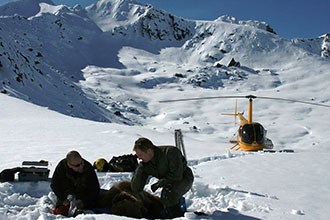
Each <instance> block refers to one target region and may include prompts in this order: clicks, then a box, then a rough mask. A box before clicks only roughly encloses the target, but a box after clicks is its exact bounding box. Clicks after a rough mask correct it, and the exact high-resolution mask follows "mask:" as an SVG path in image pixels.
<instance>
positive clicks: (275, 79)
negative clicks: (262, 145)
mask: <svg viewBox="0 0 330 220" xmlns="http://www.w3.org/2000/svg"><path fill="white" fill-rule="evenodd" d="M26 4H28V5H29V7H27V6H26ZM275 32H276V30H272V29H271V27H270V26H269V25H268V24H265V23H263V22H258V21H237V20H236V19H235V18H233V17H229V16H223V17H219V18H218V19H216V20H214V21H193V20H187V19H184V18H180V17H176V16H175V15H171V14H168V13H167V12H165V11H163V10H161V9H156V8H154V7H152V6H151V5H142V4H139V3H138V2H135V1H132V0H115V1H110V0H108V1H106V0H100V1H98V2H97V3H95V4H93V5H91V6H89V7H87V8H85V9H84V8H81V7H80V6H78V5H77V6H75V7H73V8H70V7H67V6H65V5H54V4H53V3H52V2H51V1H31V2H30V1H27V0H23V1H22V0H20V1H15V2H12V3H9V4H6V5H3V6H1V7H0V64H1V65H0V80H1V84H0V87H1V88H0V91H1V93H3V94H0V103H1V106H2V108H0V115H1V117H0V129H1V134H0V138H1V140H2V141H1V142H0V151H1V155H2V156H1V157H0V158H1V164H0V170H2V169H4V168H9V167H16V166H20V165H21V162H22V161H23V160H41V159H44V160H48V161H49V162H50V164H51V166H50V169H51V173H52V172H53V170H54V168H55V166H56V164H57V163H58V161H60V160H61V159H62V158H63V157H64V155H65V154H66V152H67V151H69V150H71V149H77V150H79V151H80V152H81V153H82V155H83V156H84V157H85V158H86V159H87V160H89V161H91V162H93V161H94V160H96V159H97V158H99V157H105V158H107V159H111V157H112V156H116V155H121V154H127V153H131V150H132V144H133V143H134V141H135V139H136V138H138V137H140V136H146V137H149V138H150V139H151V140H153V141H154V143H155V144H174V135H173V133H174V130H175V129H181V130H182V131H183V134H184V143H185V146H186V151H187V156H188V160H189V164H190V166H191V167H192V168H193V171H194V174H195V177H196V180H195V183H194V186H193V189H192V190H191V191H190V192H188V193H187V195H186V199H187V205H188V209H190V210H201V211H205V212H207V213H210V214H212V213H213V214H212V217H213V219H324V220H325V219H328V218H329V216H328V212H327V208H328V207H329V205H330V200H329V198H330V196H329V195H330V192H329V188H328V184H329V182H330V173H329V172H328V170H327V168H328V167H329V162H328V153H329V150H330V148H329V146H330V137H329V135H327V132H326V131H327V129H328V127H329V126H330V124H329V121H330V120H329V118H328V117H329V116H328V114H327V113H328V112H329V108H323V107H317V106H312V105H303V104H299V103H289V102H288V103H287V102H277V101H271V100H262V99H255V101H254V110H253V113H254V120H256V121H258V122H260V123H262V124H263V125H264V127H265V128H266V129H267V130H268V137H269V138H270V139H271V140H272V141H273V143H274V145H275V149H277V150H281V149H293V150H294V151H295V153H292V154H289V153H275V154H269V153H267V154H264V153H243V152H230V153H229V152H228V149H229V148H230V147H231V145H230V144H229V143H228V141H229V139H230V138H231V137H232V135H233V134H234V133H235V132H236V130H237V126H234V119H233V118H232V117H227V116H222V115H221V113H222V112H225V113H233V111H234V103H235V100H234V99H214V100H199V101H190V102H173V103H159V101H160V100H167V99H175V98H189V97H204V96H221V95H249V94H254V95H257V96H271V97H281V98H291V99H297V100H303V101H310V102H316V103H323V104H327V105H329V104H330V100H329V99H330V97H329V94H330V89H329V81H328V78H329V74H330V72H329V70H330V62H329V58H328V56H327V55H326V54H327V51H328V48H329V35H328V34H325V35H322V36H319V37H317V36H316V37H315V39H292V40H287V39H284V38H282V37H281V36H278V35H276V34H275ZM232 58H234V59H235V60H236V61H237V62H239V63H240V66H236V67H233V66H231V67H229V66H228V63H229V61H230V60H231V59H232ZM15 97H16V98H15ZM23 100H24V101H23ZM238 111H240V112H247V100H239V101H238ZM108 122H112V123H108ZM127 178H129V175H127V174H123V175H117V176H115V177H114V176H111V175H109V176H100V183H101V185H102V188H105V189H107V188H109V187H110V186H111V185H112V184H113V183H114V182H116V181H119V180H121V179H127ZM149 187H150V186H149V185H148V186H147V188H146V189H147V190H149ZM53 206H54V194H53V193H52V192H51V190H50V188H49V184H48V183H33V184H30V183H24V184H21V183H1V184H0V219H18V218H23V219H24V218H26V219H54V218H56V217H55V216H54V215H52V214H51V211H50V209H51V208H52V207H53ZM85 218H86V219H89V218H90V219H108V218H115V217H114V216H109V215H90V216H78V217H77V219H85Z"/></svg>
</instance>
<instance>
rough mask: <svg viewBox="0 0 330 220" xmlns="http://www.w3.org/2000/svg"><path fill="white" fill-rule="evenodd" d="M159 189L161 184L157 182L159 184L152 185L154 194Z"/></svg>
mask: <svg viewBox="0 0 330 220" xmlns="http://www.w3.org/2000/svg"><path fill="white" fill-rule="evenodd" d="M158 188H159V183H158V182H157V183H154V184H152V185H151V190H152V191H153V192H156V190H157V189H158Z"/></svg>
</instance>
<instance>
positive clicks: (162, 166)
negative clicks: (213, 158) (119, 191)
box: [131, 137, 194, 218]
mask: <svg viewBox="0 0 330 220" xmlns="http://www.w3.org/2000/svg"><path fill="white" fill-rule="evenodd" d="M133 150H134V151H135V153H136V156H137V157H138V158H139V159H140V160H141V162H140V163H139V166H138V167H137V169H136V170H135V172H134V174H133V177H132V180H131V182H132V185H131V187H132V190H133V191H134V192H136V193H139V192H142V191H143V189H144V186H145V184H146V182H147V180H148V177H149V176H153V177H156V178H158V182H157V183H154V184H153V185H152V186H151V190H152V191H153V192H155V191H156V190H157V189H158V188H162V192H161V202H162V204H163V205H164V208H165V212H166V213H165V216H164V217H165V218H175V217H180V216H183V214H184V213H183V211H182V209H181V200H182V196H183V195H184V194H185V193H186V192H188V191H189V189H190V188H191V186H192V184H193V181H194V176H193V173H192V171H191V169H190V168H189V167H188V166H187V161H186V159H185V158H184V157H183V155H182V153H181V151H180V150H179V149H178V148H176V147H174V146H155V145H154V144H153V143H152V142H151V141H150V140H149V139H147V138H143V137H142V138H139V139H137V140H136V141H135V145H134V148H133Z"/></svg>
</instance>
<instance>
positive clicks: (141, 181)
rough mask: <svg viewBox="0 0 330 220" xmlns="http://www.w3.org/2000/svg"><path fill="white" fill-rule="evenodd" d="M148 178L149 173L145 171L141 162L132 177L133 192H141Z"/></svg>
mask: <svg viewBox="0 0 330 220" xmlns="http://www.w3.org/2000/svg"><path fill="white" fill-rule="evenodd" d="M147 179H148V174H146V173H144V172H143V164H142V163H140V164H139V165H138V167H137V168H136V170H135V171H134V173H133V177H132V179H131V188H132V190H133V192H135V193H140V192H142V191H143V189H144V186H145V185H146V182H147Z"/></svg>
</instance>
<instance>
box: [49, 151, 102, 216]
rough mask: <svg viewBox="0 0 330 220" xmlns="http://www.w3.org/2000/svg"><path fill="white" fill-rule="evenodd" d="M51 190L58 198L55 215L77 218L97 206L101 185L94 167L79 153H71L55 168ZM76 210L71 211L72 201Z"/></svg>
mask: <svg viewBox="0 0 330 220" xmlns="http://www.w3.org/2000/svg"><path fill="white" fill-rule="evenodd" d="M50 186H51V188H52V190H53V192H54V193H55V195H56V197H57V204H56V207H55V209H54V211H53V213H54V214H55V215H59V214H60V215H64V216H75V215H77V214H79V213H81V212H80V211H81V210H89V209H93V208H95V207H96V206H97V204H98V203H97V201H98V197H99V193H100V184H99V181H98V179H97V176H96V173H95V171H94V168H93V166H92V165H91V164H90V163H89V162H88V161H87V160H85V159H83V158H82V157H81V155H80V154H79V153H78V152H77V151H70V152H69V153H68V154H67V155H66V158H64V159H62V160H61V161H60V162H59V164H58V165H57V167H56V168H55V171H54V174H53V177H52V181H51V185H50ZM72 199H74V200H75V202H74V203H75V207H74V208H75V210H70V211H69V208H70V200H72Z"/></svg>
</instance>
